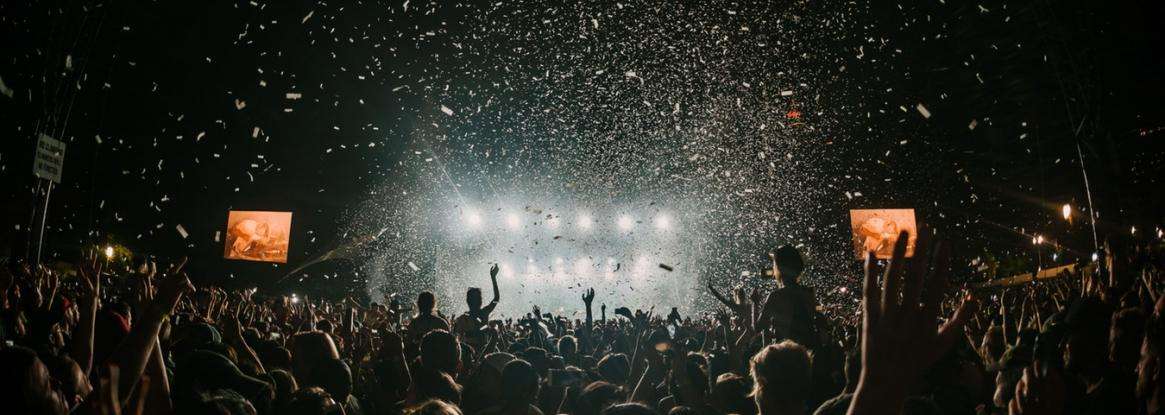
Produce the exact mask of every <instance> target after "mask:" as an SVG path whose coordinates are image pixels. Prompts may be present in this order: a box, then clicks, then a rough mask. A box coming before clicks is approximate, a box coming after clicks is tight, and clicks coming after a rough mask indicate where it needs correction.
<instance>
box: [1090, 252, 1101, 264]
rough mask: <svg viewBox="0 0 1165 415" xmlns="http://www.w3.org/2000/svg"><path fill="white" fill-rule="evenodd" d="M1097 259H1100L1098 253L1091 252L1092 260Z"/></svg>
mask: <svg viewBox="0 0 1165 415" xmlns="http://www.w3.org/2000/svg"><path fill="white" fill-rule="evenodd" d="M1098 259H1100V255H1097V254H1096V253H1095V252H1093V253H1092V262H1096V260H1098Z"/></svg>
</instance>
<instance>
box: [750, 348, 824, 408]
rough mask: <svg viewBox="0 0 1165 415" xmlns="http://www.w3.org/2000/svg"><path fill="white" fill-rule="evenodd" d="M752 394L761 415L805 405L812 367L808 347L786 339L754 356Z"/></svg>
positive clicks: (751, 363) (752, 362)
mask: <svg viewBox="0 0 1165 415" xmlns="http://www.w3.org/2000/svg"><path fill="white" fill-rule="evenodd" d="M750 367H751V370H750V373H751V375H752V380H753V389H752V395H753V399H754V400H756V406H757V408H759V409H760V413H761V414H766V413H778V412H779V411H780V408H791V407H798V406H802V405H804V402H805V397H806V396H809V379H810V376H811V368H810V364H809V351H808V350H807V349H805V346H802V345H799V344H797V343H795V342H793V341H790V340H785V341H783V342H781V343H779V344H771V345H769V346H767V347H765V348H764V349H761V351H759V352H757V353H756V355H754V356H753V357H752V361H751V362H750Z"/></svg>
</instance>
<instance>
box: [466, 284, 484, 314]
mask: <svg viewBox="0 0 1165 415" xmlns="http://www.w3.org/2000/svg"><path fill="white" fill-rule="evenodd" d="M465 304H468V305H469V309H470V310H474V311H476V310H480V309H481V288H477V287H469V290H467V291H465Z"/></svg>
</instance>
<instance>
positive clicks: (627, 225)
mask: <svg viewBox="0 0 1165 415" xmlns="http://www.w3.org/2000/svg"><path fill="white" fill-rule="evenodd" d="M618 224H619V230H622V231H629V230H631V228H632V227H634V226H635V220H634V219H631V217H630V216H627V215H623V216H620V217H619V222H618Z"/></svg>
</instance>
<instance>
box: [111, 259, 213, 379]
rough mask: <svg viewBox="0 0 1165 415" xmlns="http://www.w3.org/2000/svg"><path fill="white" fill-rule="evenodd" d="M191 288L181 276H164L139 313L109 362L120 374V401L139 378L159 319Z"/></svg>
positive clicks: (159, 325) (147, 357)
mask: <svg viewBox="0 0 1165 415" xmlns="http://www.w3.org/2000/svg"><path fill="white" fill-rule="evenodd" d="M193 289H194V286H193V285H192V284H191V283H190V279H189V278H187V277H186V275H185V274H182V273H176V274H173V275H170V276H168V277H167V278H166V279H165V280H164V281H162V283H161V286H160V287H159V289H158V296H157V297H155V298H154V301H152V302H151V303H150V305H149V307H147V308H146V309H145V310H143V315H142V317H141V319H140V320H139V321H138V322H137V324H135V325H134V327H133V329H132V330H130V332H129V334H128V335H127V336H126V338H125V340H123V341H122V342H121V344H120V345H119V346H118V348H117V350H116V351H115V352H114V355H113V358H112V360H113V362H115V363H116V364H117V366H118V367H119V368H120V372H121V376H120V377H121V381H120V385H119V388H118V390H119V391H120V395H121V399H122V400H124V399H125V398H127V397H128V396H129V394H130V392H131V391H132V390H133V387H134V385H135V384H137V382H138V379H140V378H141V376H142V371H143V370H144V369H145V367H146V363H147V362H148V361H149V358H150V353H151V352H152V351H153V346H154V344H155V343H156V342H157V338H158V332H159V331H160V330H161V328H162V320H164V319H166V318H167V317H169V315H170V313H171V312H172V311H173V310H174V306H175V305H176V304H178V300H179V299H180V298H181V297H182V294H183V293H185V292H187V291H190V290H193Z"/></svg>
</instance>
